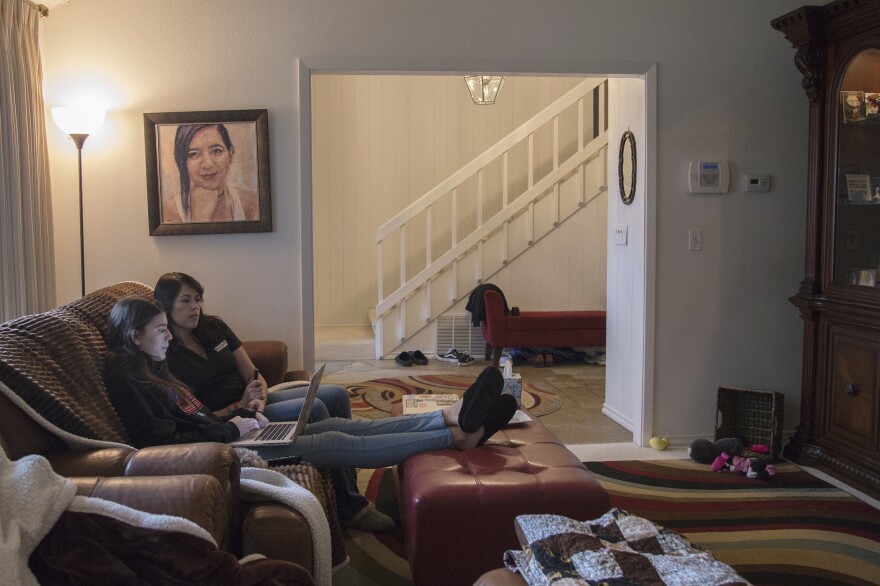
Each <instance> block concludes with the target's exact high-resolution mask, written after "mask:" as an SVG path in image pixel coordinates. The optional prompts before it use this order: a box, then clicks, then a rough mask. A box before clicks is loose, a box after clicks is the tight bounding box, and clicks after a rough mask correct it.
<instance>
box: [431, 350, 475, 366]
mask: <svg viewBox="0 0 880 586" xmlns="http://www.w3.org/2000/svg"><path fill="white" fill-rule="evenodd" d="M437 360H441V361H443V362H454V363H456V364H458V365H459V366H470V365H471V364H473V363H474V362H476V359H475V358H474V357H473V356H471V355H470V354H468V353H467V352H459V351H458V350H456V349H455V348H450V349H449V350H447V351H446V353H445V354H439V355H438V356H437Z"/></svg>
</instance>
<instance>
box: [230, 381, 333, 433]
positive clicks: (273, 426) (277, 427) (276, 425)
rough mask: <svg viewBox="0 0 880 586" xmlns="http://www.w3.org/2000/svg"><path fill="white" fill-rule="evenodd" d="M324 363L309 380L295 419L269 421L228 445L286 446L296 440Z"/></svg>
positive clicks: (314, 395) (312, 398)
mask: <svg viewBox="0 0 880 586" xmlns="http://www.w3.org/2000/svg"><path fill="white" fill-rule="evenodd" d="M326 366H327V365H326V364H323V365H321V368H319V369H318V372H316V373H315V374H314V376H312V380H311V381H309V390H308V392H307V393H306V399H305V401H304V402H303V406H302V410H301V411H300V413H299V418H297V420H296V421H279V422H272V423H269V424H268V425H267V426H266V427H264V428H263V429H254V430H251V431H249V432H247V433H246V434H244V435H243V436H241V437H240V438H238V439H237V440H235V441H232V442H229V445H230V446H236V447H241V448H256V447H264V446H287V445H290V444H292V443H293V442H295V441H296V438H298V437H299V436H301V435H302V432H303V430H304V429H305V428H306V423H308V421H309V415H311V412H312V404H313V403H314V402H315V397H316V396H317V394H318V385H320V384H321V377H322V376H324V368H325V367H326Z"/></svg>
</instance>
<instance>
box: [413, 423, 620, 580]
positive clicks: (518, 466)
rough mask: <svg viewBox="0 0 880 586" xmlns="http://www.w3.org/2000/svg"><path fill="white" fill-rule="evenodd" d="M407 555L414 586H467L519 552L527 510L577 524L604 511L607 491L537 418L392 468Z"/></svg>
mask: <svg viewBox="0 0 880 586" xmlns="http://www.w3.org/2000/svg"><path fill="white" fill-rule="evenodd" d="M397 473H398V478H397V479H398V490H399V494H398V501H399V503H400V510H401V511H400V514H401V521H402V524H403V531H404V539H405V541H406V553H407V558H408V560H409V565H410V568H411V569H412V575H413V582H414V583H415V584H416V585H417V586H428V585H431V584H437V585H443V586H448V585H450V584H456V585H457V584H473V582H474V581H475V580H477V578H478V577H479V576H481V575H482V574H483V573H485V572H488V571H489V570H492V569H494V568H497V567H498V566H499V564H500V563H501V562H502V556H503V554H504V552H505V551H506V550H508V549H514V548H518V547H519V541H518V540H517V538H516V534H515V532H514V519H515V518H516V516H517V515H522V514H526V513H535V514H538V513H548V514H558V515H564V516H567V517H571V518H574V519H579V520H587V519H595V518H597V517H599V516H601V515H603V514H604V513H606V512H607V511H608V509H609V508H610V503H609V500H608V494H607V493H606V492H605V489H603V488H602V486H600V485H599V483H598V482H597V481H596V480H595V479H594V478H593V476H592V475H591V474H590V473H589V472H588V471H587V470H586V468H584V466H583V464H581V462H580V461H578V459H577V457H576V456H575V455H574V454H573V453H571V452H570V451H569V450H568V449H567V448H566V447H565V446H564V445H563V444H562V442H561V441H560V440H559V438H558V437H556V435H554V434H553V432H551V431H550V430H549V429H547V428H546V427H545V426H544V425H543V424H542V423H540V421H539V420H538V419H537V418H536V419H535V420H534V421H533V422H531V423H528V424H525V425H522V426H517V427H509V428H507V429H504V430H502V431H500V432H498V433H497V434H495V435H494V436H493V437H492V439H490V440H489V441H488V442H487V443H486V444H485V445H484V446H482V447H480V448H476V449H473V450H467V451H464V452H462V451H458V450H455V449H451V448H450V449H444V450H434V451H431V452H424V453H421V454H418V455H415V456H413V457H411V458H408V459H407V460H406V461H404V462H403V463H402V464H400V465H399V466H398V469H397Z"/></svg>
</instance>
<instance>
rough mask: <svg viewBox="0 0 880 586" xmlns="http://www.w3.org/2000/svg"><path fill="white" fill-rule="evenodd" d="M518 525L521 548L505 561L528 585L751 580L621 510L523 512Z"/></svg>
mask: <svg viewBox="0 0 880 586" xmlns="http://www.w3.org/2000/svg"><path fill="white" fill-rule="evenodd" d="M515 523H516V533H517V536H518V537H519V541H520V544H521V545H522V550H510V551H508V552H506V553H505V559H504V563H505V565H506V566H507V567H508V568H509V569H510V570H512V571H514V572H518V573H520V574H521V575H522V576H523V578H525V580H526V581H527V582H528V583H529V585H530V586H538V585H549V584H565V585H566V586H574V585H575V584H600V583H606V582H607V583H614V584H657V585H663V584H668V585H670V586H684V585H693V586H713V585H718V586H721V585H725V586H734V585H736V586H739V585H748V584H749V582H747V581H746V580H744V579H743V578H742V577H741V576H739V574H737V573H736V572H735V571H734V570H733V568H731V567H730V566H728V565H727V564H724V563H722V562H720V561H718V560H717V559H715V558H714V557H713V556H712V554H711V553H709V552H707V551H705V550H703V549H701V548H699V547H697V546H695V545H693V544H691V543H690V542H689V541H688V540H687V539H685V538H684V537H682V536H681V535H678V534H677V533H675V532H674V531H670V530H668V529H664V528H663V527H660V526H659V525H655V524H654V523H652V522H651V521H648V520H647V519H643V518H641V517H637V516H635V515H630V514H629V513H627V512H626V511H622V510H620V509H612V510H611V511H609V512H608V513H606V514H604V515H602V516H601V517H599V518H598V519H595V520H593V521H586V522H579V521H575V520H573V519H569V518H567V517H561V516H559V515H520V516H518V517H517V518H516V522H515Z"/></svg>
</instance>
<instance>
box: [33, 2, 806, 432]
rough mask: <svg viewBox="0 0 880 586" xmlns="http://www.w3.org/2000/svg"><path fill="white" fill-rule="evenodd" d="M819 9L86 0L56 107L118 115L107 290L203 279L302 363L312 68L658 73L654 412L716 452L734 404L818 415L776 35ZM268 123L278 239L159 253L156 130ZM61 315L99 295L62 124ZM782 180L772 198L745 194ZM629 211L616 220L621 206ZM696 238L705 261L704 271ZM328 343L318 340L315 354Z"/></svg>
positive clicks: (66, 15) (57, 146)
mask: <svg viewBox="0 0 880 586" xmlns="http://www.w3.org/2000/svg"><path fill="white" fill-rule="evenodd" d="M802 4H803V0H773V1H768V0H740V1H739V2H729V1H727V0H704V1H701V2H696V1H694V0H664V1H663V2H657V1H650V0H628V1H620V0H578V1H572V0H546V1H542V2H535V1H533V0H484V1H480V2H473V1H472V0H444V1H443V2H437V1H436V0H364V1H359V2H350V1H341V0H257V1H252V2H241V1H239V0H210V1H208V0H188V1H186V2H181V1H179V0H150V1H149V2H143V1H140V0H138V1H135V0H72V1H71V2H69V3H66V4H63V5H61V6H59V7H57V8H54V9H53V10H52V14H51V16H50V17H49V19H47V20H46V21H44V23H43V25H42V26H43V29H44V39H43V58H44V90H45V100H46V106H47V108H51V107H53V106H60V105H67V104H69V103H70V101H71V100H72V99H73V98H74V97H75V96H76V95H79V94H82V93H91V94H93V95H97V96H98V97H99V98H100V100H101V101H102V102H103V103H104V105H105V106H106V107H107V108H108V116H107V120H106V122H105V124H104V126H103V128H102V129H101V130H100V131H99V133H96V134H95V135H94V136H92V137H90V138H89V140H88V141H87V142H86V145H85V148H84V150H83V167H84V168H83V173H84V176H83V186H84V191H85V197H86V203H85V223H86V271H87V280H88V288H89V289H94V288H97V287H99V286H102V285H107V284H110V283H113V282H116V281H119V280H122V279H135V280H140V281H144V282H146V283H153V282H154V281H155V279H156V277H157V276H158V275H159V274H161V273H162V272H164V271H166V270H171V269H176V270H183V271H187V272H191V273H193V274H194V275H196V276H197V277H199V278H200V279H201V280H202V281H203V282H204V284H205V285H206V286H207V287H208V306H209V308H210V309H211V310H213V311H216V312H217V313H219V314H221V315H223V316H224V317H226V318H227V319H228V320H229V322H230V323H231V324H232V325H233V326H234V327H235V329H236V331H237V332H238V333H240V334H241V335H242V336H243V337H245V338H256V337H261V338H277V339H283V340H285V341H287V342H288V343H289V344H290V346H291V359H292V362H293V363H294V364H296V363H297V362H298V361H299V360H300V357H301V356H302V350H303V342H302V336H303V327H302V320H303V306H304V291H303V278H302V267H303V258H302V256H301V225H302V224H301V221H302V218H301V211H302V209H303V206H304V205H305V203H306V200H305V199H304V198H307V197H308V194H304V193H303V192H302V190H301V188H300V180H301V178H302V177H303V175H302V169H301V168H300V163H301V149H300V143H299V139H300V136H301V132H302V127H301V126H300V119H299V114H300V113H299V112H298V110H297V107H298V103H299V102H298V99H297V96H298V91H299V81H298V77H297V76H298V70H297V66H298V63H299V60H303V61H305V62H309V61H314V60H315V59H317V58H320V57H326V56H333V57H336V58H340V59H350V60H351V63H352V67H353V68H354V69H353V70H357V69H359V68H357V67H356V64H357V63H358V62H360V60H362V59H364V58H369V59H370V60H371V62H372V63H379V64H380V66H379V67H375V68H374V71H376V72H382V71H385V72H387V71H394V70H395V69H396V67H397V66H398V65H399V64H400V63H402V62H406V60H410V62H412V61H415V62H418V63H424V64H427V67H425V68H424V69H422V71H437V72H454V73H460V72H464V71H466V70H468V69H472V68H474V67H478V66H480V65H481V64H483V63H486V62H488V63H492V64H496V67H497V69H498V70H511V71H518V72H522V73H535V74H552V75H559V74H565V73H572V74H587V75H589V74H596V75H600V74H603V73H615V72H624V73H638V72H639V71H641V72H644V71H646V70H647V68H648V67H650V66H651V64H656V71H657V78H656V79H657V96H658V98H657V102H656V104H649V108H655V109H656V110H655V111H656V117H655V120H656V135H655V136H656V153H657V157H656V161H653V164H654V165H656V183H655V184H654V185H652V186H651V188H652V191H651V193H653V194H654V197H655V198H656V199H655V201H654V204H655V209H656V233H652V234H649V235H648V236H649V237H648V241H647V242H646V243H645V245H646V246H647V247H649V248H650V249H651V250H652V251H653V253H654V254H655V255H656V273H655V274H651V275H649V276H648V277H649V279H650V280H651V281H653V282H654V283H655V285H656V299H655V308H654V309H655V314H656V331H655V341H654V347H655V348H656V355H655V357H654V358H655V360H654V366H653V375H654V378H653V380H654V386H655V388H656V400H655V405H654V408H653V411H652V412H651V413H649V416H650V417H653V419H654V421H655V426H654V430H655V432H656V433H658V434H661V435H673V434H689V433H691V434H700V435H703V436H704V437H711V433H712V429H713V425H714V411H715V400H714V396H715V392H716V389H717V388H718V386H719V385H722V384H724V385H731V386H744V387H753V388H766V389H776V390H779V391H782V392H783V393H785V395H786V420H787V427H788V428H790V427H792V423H793V422H794V421H795V420H796V418H797V414H798V408H799V402H798V398H799V395H800V383H801V349H802V322H801V321H800V319H799V317H798V315H797V312H796V311H795V310H794V309H793V308H792V306H791V304H790V303H789V302H788V301H787V299H788V297H790V296H791V295H792V294H794V293H795V292H796V291H797V288H798V284H799V282H800V280H801V279H802V278H803V268H804V267H803V258H804V233H805V229H804V224H805V215H806V212H805V209H806V203H805V192H806V173H807V168H806V149H807V140H808V137H807V105H808V102H807V98H806V96H805V94H804V92H803V90H802V89H801V85H800V84H801V75H800V74H799V73H798V71H797V69H796V67H795V66H794V63H793V59H794V51H793V50H792V48H791V46H790V44H789V43H788V42H787V41H786V40H785V38H784V37H783V36H782V35H781V34H779V33H778V32H776V31H774V30H773V29H772V28H771V27H770V20H772V19H773V18H775V17H778V16H780V15H782V14H784V13H786V12H788V11H790V10H794V9H795V8H798V7H799V6H801V5H802ZM243 108H267V109H268V110H269V132H270V151H271V157H272V193H273V201H272V206H273V215H274V231H273V232H271V233H266V234H238V235H219V236H177V237H161V238H157V237H150V236H149V234H148V230H147V226H148V222H147V208H146V180H145V164H144V131H143V114H144V113H145V112H181V111H183V112H185V111H204V110H222V109H243ZM47 126H48V145H49V156H50V166H51V175H52V191H53V212H54V221H55V230H56V234H55V235H56V238H55V244H56V255H57V258H56V261H57V262H56V266H57V283H58V301H59V302H65V301H69V300H71V299H73V298H75V297H77V296H78V294H79V237H78V211H77V203H76V200H77V170H76V149H75V148H74V147H73V145H72V143H71V142H70V140H69V139H68V138H67V137H66V136H65V135H64V134H63V133H62V132H61V131H60V130H58V129H57V128H55V126H54V124H53V123H52V121H51V117H50V116H49V114H48V112H47ZM706 156H717V157H722V158H725V159H727V160H728V161H730V164H731V176H732V188H731V192H730V193H728V194H726V195H722V196H708V197H707V196H693V195H689V194H688V193H687V190H686V186H685V177H686V171H687V163H688V161H690V160H693V159H699V158H700V157H706ZM745 173H769V174H770V175H771V180H772V185H773V187H772V190H771V191H770V192H769V193H763V194H751V193H745V192H744V190H743V189H742V187H741V180H742V175H743V174H745ZM609 205H610V204H609ZM689 228H700V229H702V230H703V251H702V252H700V253H695V252H689V251H688V250H687V231H688V229H689ZM309 335H310V333H309Z"/></svg>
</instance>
